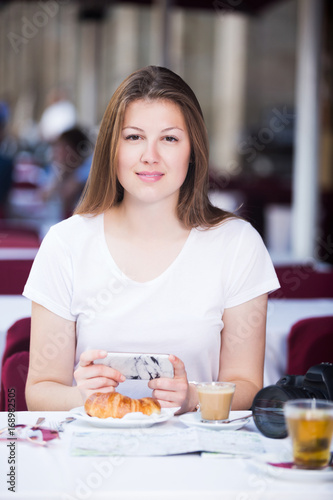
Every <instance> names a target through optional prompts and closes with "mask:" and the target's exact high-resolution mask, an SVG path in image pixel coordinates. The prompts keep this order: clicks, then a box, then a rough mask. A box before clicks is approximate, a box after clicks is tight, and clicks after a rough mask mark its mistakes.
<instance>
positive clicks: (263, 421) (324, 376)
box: [252, 363, 333, 439]
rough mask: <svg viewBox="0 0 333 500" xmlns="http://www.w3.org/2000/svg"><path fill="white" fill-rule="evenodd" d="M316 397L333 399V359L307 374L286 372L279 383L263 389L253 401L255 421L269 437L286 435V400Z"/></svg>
mask: <svg viewBox="0 0 333 500" xmlns="http://www.w3.org/2000/svg"><path fill="white" fill-rule="evenodd" d="M313 398H314V399H326V400H329V401H333V363H321V364H320V365H315V366H312V367H311V368H309V370H308V371H307V372H306V374H305V375H285V376H284V377H282V378H280V380H278V382H277V383H276V385H269V386H267V387H264V388H263V389H261V390H260V391H259V392H258V393H257V394H256V396H255V398H254V400H253V403H252V414H253V420H254V423H255V424H256V426H257V428H258V429H259V431H260V432H261V433H262V434H264V436H266V437H269V438H275V439H277V438H285V437H286V436H287V435H288V432H287V427H286V423H285V419H284V415H283V406H284V403H285V402H286V401H288V400H290V399H313Z"/></svg>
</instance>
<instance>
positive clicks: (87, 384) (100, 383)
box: [79, 377, 119, 392]
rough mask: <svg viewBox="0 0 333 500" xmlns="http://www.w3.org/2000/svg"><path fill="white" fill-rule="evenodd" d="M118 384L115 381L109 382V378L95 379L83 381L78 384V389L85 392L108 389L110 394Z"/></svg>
mask: <svg viewBox="0 0 333 500" xmlns="http://www.w3.org/2000/svg"><path fill="white" fill-rule="evenodd" d="M118 385H119V383H118V382H117V381H116V380H111V379H109V378H104V377H96V378H92V379H89V380H85V381H84V382H81V383H80V384H79V386H80V388H81V389H82V388H84V389H86V390H87V391H89V390H98V391H99V390H102V389H104V390H105V389H108V390H110V392H113V390H114V389H115V387H118Z"/></svg>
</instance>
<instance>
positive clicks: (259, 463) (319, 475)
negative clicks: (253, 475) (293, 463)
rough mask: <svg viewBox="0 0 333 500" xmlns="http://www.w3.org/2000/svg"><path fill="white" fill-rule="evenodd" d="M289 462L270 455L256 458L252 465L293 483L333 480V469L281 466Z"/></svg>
mask: <svg viewBox="0 0 333 500" xmlns="http://www.w3.org/2000/svg"><path fill="white" fill-rule="evenodd" d="M281 462H282V463H284V462H289V460H288V459H287V460H284V459H282V460H281V456H278V455H277V454H272V455H271V454H269V455H263V456H260V457H259V456H258V457H255V458H254V459H253V461H252V463H253V464H254V465H255V466H256V467H257V468H259V469H260V470H261V471H262V472H264V473H266V474H269V475H270V476H272V477H274V478H276V479H283V480H285V479H287V480H291V481H300V482H303V481H306V482H317V481H318V482H322V481H332V480H333V467H332V466H330V467H325V468H324V469H319V470H310V469H298V468H296V467H293V468H284V467H281V466H280V465H279V464H281Z"/></svg>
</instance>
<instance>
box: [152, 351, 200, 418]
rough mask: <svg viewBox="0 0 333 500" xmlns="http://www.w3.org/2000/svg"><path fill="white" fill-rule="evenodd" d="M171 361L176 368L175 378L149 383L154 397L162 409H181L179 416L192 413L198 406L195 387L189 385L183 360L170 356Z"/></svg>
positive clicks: (162, 378)
mask: <svg viewBox="0 0 333 500" xmlns="http://www.w3.org/2000/svg"><path fill="white" fill-rule="evenodd" d="M169 360H170V361H171V363H172V365H173V368H174V377H173V378H165V377H161V378H155V379H153V380H150V381H149V382H148V387H150V389H153V394H152V395H153V397H154V398H156V399H158V400H159V402H160V404H161V407H162V408H172V407H178V406H179V407H180V410H179V411H178V412H177V413H178V414H180V413H184V412H186V411H191V410H193V408H195V406H196V404H197V403H196V401H194V399H195V395H194V394H193V389H194V388H193V386H191V385H190V384H189V383H188V380H187V374H186V370H185V365H184V363H183V362H182V360H181V359H179V358H177V357H176V356H174V355H173V354H170V356H169Z"/></svg>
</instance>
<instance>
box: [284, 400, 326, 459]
mask: <svg viewBox="0 0 333 500" xmlns="http://www.w3.org/2000/svg"><path fill="white" fill-rule="evenodd" d="M284 416H285V419H286V424H287V429H288V434H289V436H290V438H291V443H292V449H293V458H294V463H295V465H296V466H297V467H299V468H302V469H322V468H324V467H326V466H327V465H328V463H329V461H330V456H331V453H330V447H331V441H332V436H333V401H326V400H322V399H295V400H291V401H287V402H286V403H285V405H284Z"/></svg>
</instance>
